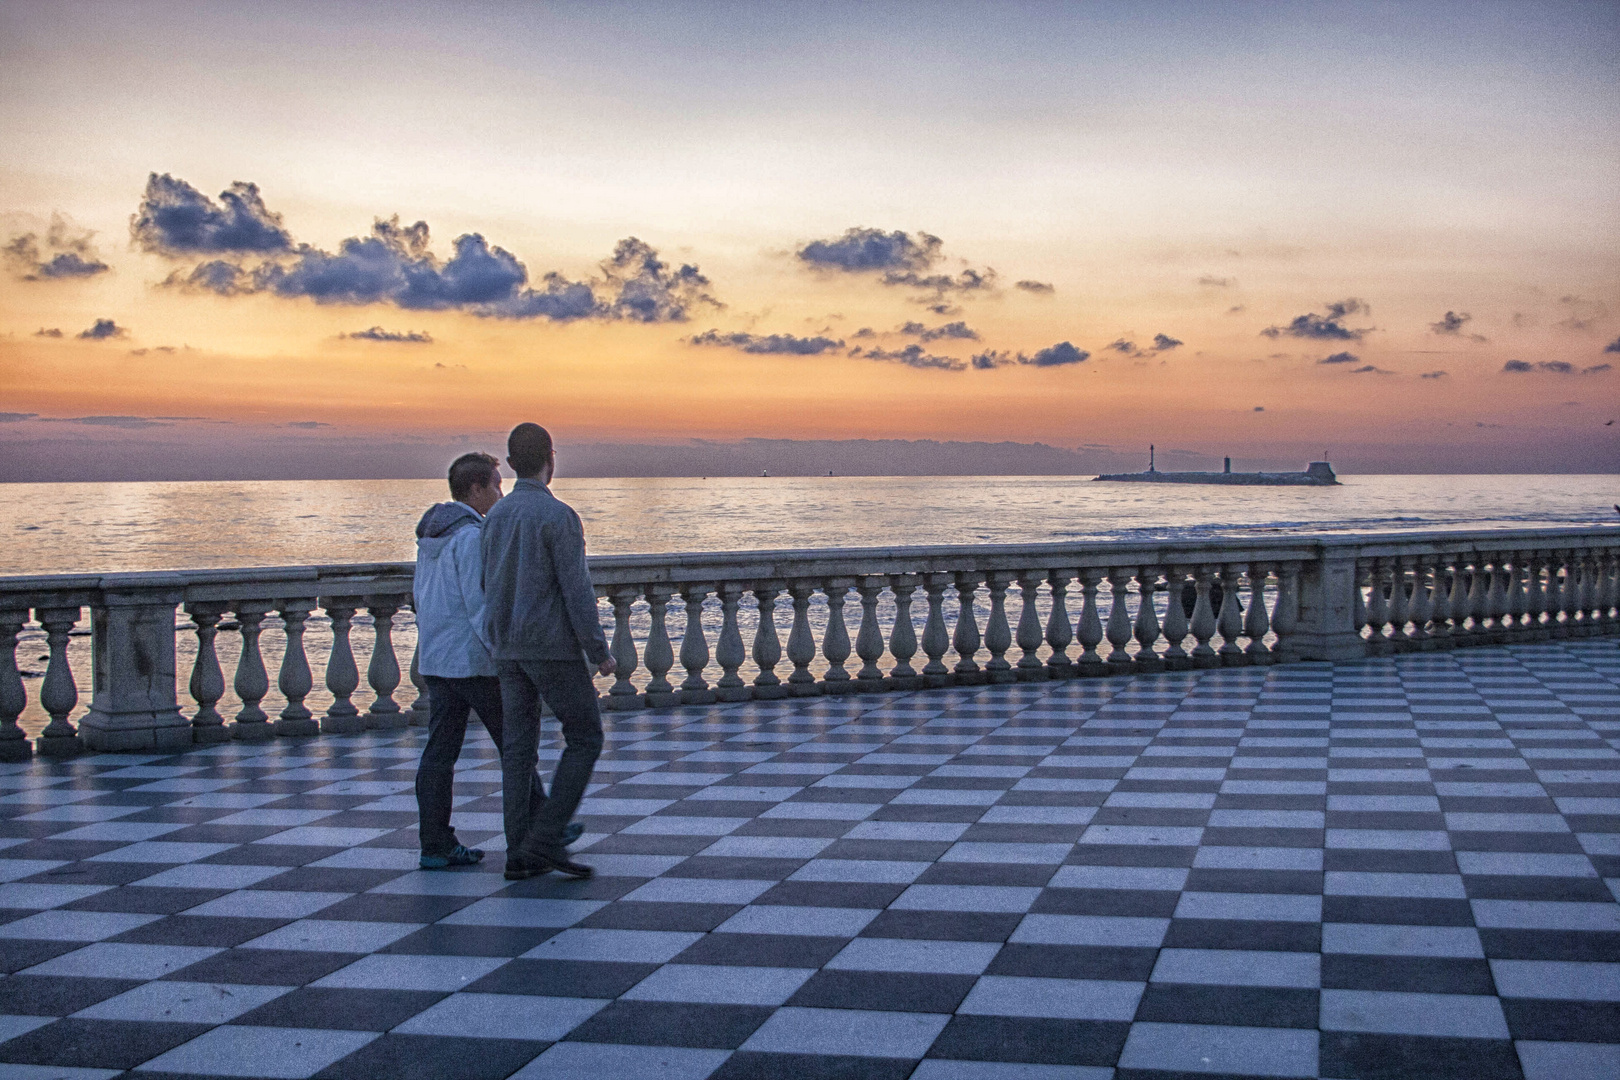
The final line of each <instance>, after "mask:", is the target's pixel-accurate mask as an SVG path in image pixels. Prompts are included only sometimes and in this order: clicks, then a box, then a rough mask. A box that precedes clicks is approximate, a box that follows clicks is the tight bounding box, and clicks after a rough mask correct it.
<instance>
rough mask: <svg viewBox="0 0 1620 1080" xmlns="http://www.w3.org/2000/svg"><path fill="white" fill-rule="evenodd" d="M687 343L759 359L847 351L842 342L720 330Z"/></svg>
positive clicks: (831, 339) (697, 336)
mask: <svg viewBox="0 0 1620 1080" xmlns="http://www.w3.org/2000/svg"><path fill="white" fill-rule="evenodd" d="M856 336H857V337H858V336H860V335H856ZM686 340H687V344H689V345H718V346H721V347H724V348H729V349H737V350H740V351H741V352H745V353H750V354H752V355H755V356H817V355H820V354H821V353H824V352H831V351H833V350H834V349H842V348H843V347H844V343H843V342H842V341H838V340H834V339H833V338H829V337H820V336H817V337H796V336H794V335H793V334H747V333H743V332H741V331H738V332H736V333H731V334H722V333H721V332H720V331H718V330H705V331H704V332H703V333H701V334H696V335H694V336H692V337H689V338H687V339H686Z"/></svg>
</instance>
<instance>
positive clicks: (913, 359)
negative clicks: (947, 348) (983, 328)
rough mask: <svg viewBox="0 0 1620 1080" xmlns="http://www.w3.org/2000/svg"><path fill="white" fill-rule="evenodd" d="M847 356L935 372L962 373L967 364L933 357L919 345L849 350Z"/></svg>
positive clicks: (949, 358) (942, 357)
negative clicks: (900, 347) (901, 347)
mask: <svg viewBox="0 0 1620 1080" xmlns="http://www.w3.org/2000/svg"><path fill="white" fill-rule="evenodd" d="M849 355H850V356H853V357H858V358H864V359H867V360H881V361H885V362H887V363H891V364H904V365H905V366H906V367H913V368H925V369H933V370H936V371H964V370H966V368H967V364H966V363H964V362H963V361H961V360H958V359H956V358H955V357H953V356H935V355H933V354H932V353H927V352H924V351H923V347H922V346H921V345H907V346H906V347H905V348H903V349H860V348H855V349H851V350H849Z"/></svg>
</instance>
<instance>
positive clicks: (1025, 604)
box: [1017, 570, 1046, 682]
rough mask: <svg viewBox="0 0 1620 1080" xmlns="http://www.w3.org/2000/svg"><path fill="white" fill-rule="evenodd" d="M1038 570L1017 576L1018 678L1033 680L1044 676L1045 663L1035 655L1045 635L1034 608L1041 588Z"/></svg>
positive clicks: (1038, 615)
mask: <svg viewBox="0 0 1620 1080" xmlns="http://www.w3.org/2000/svg"><path fill="white" fill-rule="evenodd" d="M1043 576H1044V575H1042V573H1041V572H1040V571H1039V570H1025V571H1024V572H1023V573H1022V574H1020V575H1019V576H1018V596H1019V598H1020V601H1021V604H1022V606H1021V607H1020V609H1019V612H1018V636H1017V642H1018V649H1019V653H1020V655H1019V657H1018V672H1017V674H1018V678H1019V679H1020V680H1022V681H1024V682H1033V681H1036V680H1038V679H1044V678H1046V665H1045V664H1043V663H1042V662H1041V658H1040V657H1039V656H1037V655H1036V653H1038V652H1039V651H1040V648H1041V642H1043V641H1044V640H1046V635H1044V634H1043V633H1042V632H1041V616H1040V612H1038V611H1037V610H1036V609H1035V604H1036V594H1037V593H1038V592H1039V591H1040V588H1041V578H1042V577H1043Z"/></svg>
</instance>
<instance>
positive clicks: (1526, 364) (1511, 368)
mask: <svg viewBox="0 0 1620 1080" xmlns="http://www.w3.org/2000/svg"><path fill="white" fill-rule="evenodd" d="M1613 369H1614V365H1613V364H1591V365H1589V366H1587V367H1576V366H1575V365H1574V364H1571V363H1570V362H1569V361H1567V360H1537V361H1536V362H1534V363H1531V362H1530V361H1528V360H1509V361H1508V362H1507V363H1505V364H1503V365H1502V371H1503V373H1504V374H1508V375H1526V374H1530V373H1532V372H1534V373H1539V374H1543V375H1599V374H1601V373H1603V372H1605V371H1612V370H1613Z"/></svg>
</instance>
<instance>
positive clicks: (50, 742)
mask: <svg viewBox="0 0 1620 1080" xmlns="http://www.w3.org/2000/svg"><path fill="white" fill-rule="evenodd" d="M87 749H88V747H86V746H85V745H84V740H83V739H81V738H80V737H79V736H77V735H51V736H46V735H41V736H39V737H38V738H36V739H35V740H34V753H36V754H38V755H39V756H40V757H48V758H70V757H78V756H79V755H80V754H82V753H84V752H85V750H87Z"/></svg>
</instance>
